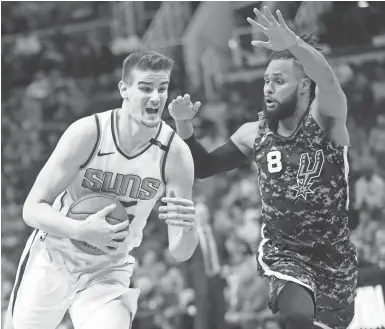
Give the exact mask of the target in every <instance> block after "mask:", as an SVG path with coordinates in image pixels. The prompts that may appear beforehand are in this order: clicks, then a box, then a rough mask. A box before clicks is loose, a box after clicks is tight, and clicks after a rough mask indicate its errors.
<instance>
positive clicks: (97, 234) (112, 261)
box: [5, 52, 198, 329]
mask: <svg viewBox="0 0 385 329" xmlns="http://www.w3.org/2000/svg"><path fill="white" fill-rule="evenodd" d="M172 66H173V61H172V60H171V59H169V58H167V57H165V56H163V55H161V54H158V53H155V52H144V53H134V54H131V55H130V56H128V57H127V58H126V60H125V61H124V63H123V72H122V80H121V81H120V82H119V90H120V94H121V97H122V98H123V104H122V107H121V108H119V109H115V110H111V111H107V112H103V113H98V114H95V115H93V116H90V117H85V118H83V119H80V120H78V121H76V122H75V123H73V124H72V125H71V126H70V127H69V128H68V129H67V131H66V132H65V133H64V134H63V136H62V138H61V139H60V141H59V142H58V144H57V146H56V149H55V150H54V152H53V153H52V155H51V157H50V158H49V160H48V161H47V163H46V164H45V166H44V167H43V169H42V170H41V172H40V174H39V175H38V177H37V179H36V181H35V184H34V186H33V187H32V190H31V191H30V193H29V195H28V197H27V200H26V202H25V205H24V208H23V218H24V220H25V222H26V223H27V224H28V225H29V226H31V227H34V228H35V231H34V232H33V233H32V235H31V237H30V238H29V240H28V242H27V245H26V248H25V250H24V252H23V254H22V259H21V262H20V265H19V268H18V270H17V277H16V280H15V285H14V288H13V291H12V295H11V299H10V304H9V308H8V314H7V319H6V324H5V328H6V329H8V328H15V329H55V328H56V327H57V326H58V324H59V323H60V322H61V320H62V318H63V316H64V314H65V312H66V311H67V310H69V312H70V315H71V318H72V322H73V324H74V327H75V328H76V329H98V328H100V329H105V328H109V329H122V328H129V327H130V324H131V323H132V319H133V317H134V315H135V312H136V308H137V299H138V295H139V291H138V290H137V289H130V288H129V285H130V277H131V275H132V269H133V263H134V261H135V260H134V258H133V257H132V256H130V255H129V252H130V251H131V250H132V249H133V248H135V247H138V246H139V245H140V243H141V241H142V237H143V228H144V226H145V224H146V221H147V217H148V216H149V214H150V211H151V210H152V208H153V207H154V205H155V203H156V201H157V200H158V199H159V198H160V197H161V196H162V195H164V192H166V197H165V198H163V199H162V201H163V202H166V203H167V206H164V207H161V208H160V211H161V215H160V218H163V219H166V221H165V222H166V224H168V238H169V249H170V252H171V254H172V255H173V256H174V258H175V259H176V260H178V261H185V260H187V259H189V258H190V257H191V255H192V254H193V252H194V250H195V248H196V246H197V242H198V241H197V235H196V231H195V222H194V220H195V217H194V213H195V209H194V204H193V202H192V201H191V197H192V185H193V177H194V172H193V171H194V165H193V160H192V156H191V153H190V150H189V148H188V147H187V145H186V144H185V143H184V142H183V141H182V139H181V138H180V137H179V136H177V135H175V132H174V131H173V130H172V129H171V128H170V127H169V126H168V125H166V124H165V123H164V122H162V120H161V114H162V111H163V108H164V105H165V103H166V100H167V95H168V94H167V91H168V85H169V82H170V74H171V70H172ZM95 192H99V193H102V194H103V193H105V194H108V195H114V196H116V197H117V199H118V200H119V201H121V202H122V204H123V205H124V206H125V207H126V209H127V213H128V214H130V215H131V216H128V217H129V218H130V220H127V221H126V222H123V223H119V224H117V225H110V224H108V223H107V222H106V221H105V216H106V215H108V214H109V213H110V212H111V211H112V210H113V208H114V206H108V207H106V208H104V209H103V210H101V211H99V212H98V213H96V214H93V215H91V216H89V217H88V218H87V219H86V220H84V221H77V220H73V219H70V218H68V217H66V214H67V211H68V209H69V207H70V206H71V204H72V203H73V202H74V201H75V200H77V199H78V198H80V197H82V196H84V195H86V194H89V193H95ZM127 226H128V227H129V230H128V232H127V231H123V232H119V231H121V230H122V229H124V228H126V227H127ZM123 238H125V239H124V241H123V242H117V241H116V240H117V239H118V240H120V239H123ZM70 239H76V240H81V241H85V242H87V243H88V244H90V245H93V246H95V247H97V248H99V249H101V250H103V251H105V252H106V253H107V254H106V255H98V256H96V255H90V254H87V253H85V252H84V251H82V250H79V249H77V247H76V246H75V245H73V244H72V243H71V241H70ZM111 248H112V250H113V251H111Z"/></svg>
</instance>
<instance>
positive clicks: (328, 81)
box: [289, 37, 336, 89]
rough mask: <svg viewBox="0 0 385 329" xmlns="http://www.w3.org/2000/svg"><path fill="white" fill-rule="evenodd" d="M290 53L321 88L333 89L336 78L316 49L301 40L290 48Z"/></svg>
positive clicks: (298, 39)
mask: <svg viewBox="0 0 385 329" xmlns="http://www.w3.org/2000/svg"><path fill="white" fill-rule="evenodd" d="M289 50H290V52H291V53H292V54H293V55H294V56H295V57H296V58H297V59H298V61H299V62H300V63H301V65H302V66H303V68H304V70H305V73H306V75H307V76H308V77H309V78H310V79H311V80H313V81H314V82H315V83H316V84H317V86H318V87H319V88H324V89H332V88H334V82H336V77H335V75H334V72H333V69H332V68H331V66H330V65H329V63H328V62H327V60H326V58H325V57H324V56H323V55H322V54H321V53H320V52H319V51H318V50H317V49H315V48H313V47H312V46H310V45H308V44H307V43H306V42H304V41H303V40H302V39H301V38H299V37H298V38H297V43H296V44H295V45H293V46H291V47H290V48H289Z"/></svg>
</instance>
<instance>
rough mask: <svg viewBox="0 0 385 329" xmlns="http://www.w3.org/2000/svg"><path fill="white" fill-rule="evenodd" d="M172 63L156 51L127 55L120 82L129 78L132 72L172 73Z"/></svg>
mask: <svg viewBox="0 0 385 329" xmlns="http://www.w3.org/2000/svg"><path fill="white" fill-rule="evenodd" d="M173 65H174V61H173V60H172V59H171V58H169V57H167V56H164V55H162V54H160V53H157V52H156V51H144V52H141V51H138V52H135V53H132V54H131V55H129V56H128V57H127V58H126V59H125V60H124V61H123V69H122V80H123V81H125V80H126V79H129V78H130V77H131V73H132V70H134V69H141V70H144V71H146V70H151V71H163V70H164V71H170V72H171V71H172V67H173Z"/></svg>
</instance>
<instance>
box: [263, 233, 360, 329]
mask: <svg viewBox="0 0 385 329" xmlns="http://www.w3.org/2000/svg"><path fill="white" fill-rule="evenodd" d="M257 260H258V269H259V271H260V273H261V274H262V275H263V276H264V277H266V278H267V279H268V280H269V283H270V293H271V299H270V303H269V306H270V308H271V310H272V311H273V312H274V313H275V312H277V305H276V301H277V292H278V291H279V290H280V287H282V286H283V285H285V284H286V283H287V282H288V281H291V282H295V283H297V284H300V285H302V286H304V287H305V288H307V289H308V290H309V291H310V292H311V293H312V297H313V300H314V302H315V318H314V324H321V325H320V326H319V327H321V328H331V329H346V328H347V327H348V326H349V324H350V322H351V321H352V319H353V316H354V299H355V293H356V287H357V270H358V263H357V251H356V248H355V246H354V245H353V244H352V243H351V242H350V241H349V240H346V241H343V242H339V243H338V244H336V245H333V246H332V247H331V246H328V247H325V248H322V249H321V248H317V249H315V248H302V247H301V248H298V247H295V248H294V247H291V246H289V245H285V244H278V243H276V242H274V241H272V240H269V239H263V240H262V242H261V244H260V246H259V249H258V253H257Z"/></svg>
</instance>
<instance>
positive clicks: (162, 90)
mask: <svg viewBox="0 0 385 329" xmlns="http://www.w3.org/2000/svg"><path fill="white" fill-rule="evenodd" d="M166 91H167V88H160V89H159V92H160V93H164V92H166Z"/></svg>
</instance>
